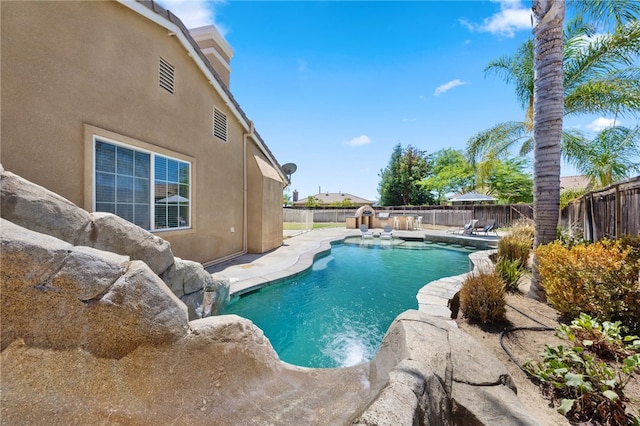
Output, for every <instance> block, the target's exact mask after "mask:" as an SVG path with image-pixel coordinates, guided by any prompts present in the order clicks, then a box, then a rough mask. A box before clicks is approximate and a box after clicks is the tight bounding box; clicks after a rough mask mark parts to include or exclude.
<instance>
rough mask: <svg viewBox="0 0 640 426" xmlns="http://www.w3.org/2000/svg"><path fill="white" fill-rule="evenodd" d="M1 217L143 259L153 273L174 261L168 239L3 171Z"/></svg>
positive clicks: (76, 242)
mask: <svg viewBox="0 0 640 426" xmlns="http://www.w3.org/2000/svg"><path fill="white" fill-rule="evenodd" d="M0 199H1V200H2V203H0V216H2V218H4V219H6V220H8V221H10V222H13V223H15V224H17V225H20V226H22V227H24V228H27V229H30V230H32V231H35V232H40V233H42V234H46V235H51V236H52V237H56V238H59V239H61V240H62V241H66V242H67V243H69V244H72V245H75V246H87V247H93V248H97V249H99V250H105V251H110V252H114V253H118V254H122V255H125V256H129V257H130V258H131V259H133V260H141V261H143V262H145V263H146V264H147V265H149V267H150V268H151V270H152V271H153V272H155V273H156V274H161V273H163V272H164V271H165V270H166V269H167V268H168V267H169V266H171V264H172V263H173V253H172V252H171V245H170V244H169V242H168V241H166V240H163V239H162V238H159V237H157V236H155V235H153V234H152V233H150V232H148V231H145V230H144V229H142V228H140V227H139V226H136V225H134V224H133V223H131V222H128V221H126V220H124V219H122V218H120V217H118V216H116V215H113V214H110V213H88V212H87V211H85V210H83V209H81V208H79V207H78V206H76V205H75V204H73V203H72V202H71V201H69V200H67V199H66V198H63V197H61V196H60V195H58V194H56V193H54V192H51V191H49V190H48V189H46V188H43V187H42V186H40V185H36V184H35V183H32V182H30V181H28V180H26V179H23V178H21V177H20V176H18V175H15V174H13V173H11V172H8V171H4V172H3V173H2V175H1V176H0Z"/></svg>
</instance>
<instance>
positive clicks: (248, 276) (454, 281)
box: [207, 227, 500, 316]
mask: <svg viewBox="0 0 640 426" xmlns="http://www.w3.org/2000/svg"><path fill="white" fill-rule="evenodd" d="M379 231H381V230H378V229H373V232H374V234H379ZM360 235H361V234H360V231H359V230H357V229H347V228H344V227H339V228H323V229H314V230H312V231H309V232H305V233H302V234H298V235H295V236H292V237H289V238H286V239H284V241H283V244H282V246H281V247H278V248H277V249H274V250H271V251H269V252H267V253H262V254H245V255H242V256H239V257H237V258H235V259H232V260H230V261H227V262H223V263H220V264H217V265H213V266H210V267H208V268H207V271H208V272H209V273H211V274H212V275H213V277H214V278H227V279H229V281H230V283H231V287H230V294H231V296H234V295H241V294H244V293H247V292H250V291H252V290H256V289H258V288H260V287H263V286H264V285H266V284H267V283H270V282H273V281H278V280H282V279H285V278H287V277H290V276H293V275H296V274H299V273H302V272H304V271H306V270H307V269H308V268H310V267H311V265H312V264H313V261H314V259H315V257H316V256H317V255H318V254H319V253H322V252H324V251H327V250H329V249H330V248H331V243H332V242H335V241H340V240H343V239H345V238H347V237H354V236H356V237H357V236H360ZM394 236H395V237H398V238H409V239H417V240H421V239H424V240H428V241H433V242H443V243H451V244H460V245H472V246H475V247H477V248H480V249H482V248H486V249H491V248H494V247H495V245H496V244H497V241H498V240H499V238H500V237H499V236H495V235H489V236H484V235H470V236H466V235H465V236H463V235H458V234H454V233H451V232H450V231H449V230H446V229H423V230H414V231H397V230H395V231H394ZM474 257H475V256H474ZM472 261H473V260H472ZM475 262H477V261H474V263H475ZM463 275H464V274H463ZM461 279H463V276H461V275H459V276H455V277H449V278H443V279H441V280H438V281H437V282H432V283H430V284H429V286H427V288H429V287H430V289H429V290H427V289H426V288H423V289H422V290H421V291H420V293H419V295H418V301H419V304H420V306H421V308H422V307H423V306H422V305H425V306H424V308H425V309H424V310H425V311H426V312H427V313H430V314H431V315H438V313H441V314H445V313H446V312H445V311H441V312H439V311H440V310H439V309H437V308H436V307H433V308H428V307H427V306H426V305H430V304H431V302H434V301H437V302H438V303H437V306H441V305H442V303H443V300H441V299H444V298H446V300H447V301H448V298H450V297H452V296H453V294H455V292H456V291H457V290H458V289H459V287H460V286H461ZM425 284H427V283H425ZM454 290H455V291H454ZM420 295H421V296H420ZM420 297H422V300H421V299H420ZM434 297H435V298H437V299H434ZM444 307H445V309H446V301H445V302H444ZM427 308H428V309H427ZM421 310H422V309H421ZM447 311H448V310H447ZM439 316H444V315H439Z"/></svg>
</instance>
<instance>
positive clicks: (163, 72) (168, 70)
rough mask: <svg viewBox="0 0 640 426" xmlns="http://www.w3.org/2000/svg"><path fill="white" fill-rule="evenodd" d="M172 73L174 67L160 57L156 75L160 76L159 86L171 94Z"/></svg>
mask: <svg viewBox="0 0 640 426" xmlns="http://www.w3.org/2000/svg"><path fill="white" fill-rule="evenodd" d="M174 73H175V67H174V66H173V65H171V64H170V63H169V62H167V61H165V60H164V59H162V58H160V68H159V72H158V75H159V77H160V87H162V88H163V89H164V90H166V91H167V92H169V93H171V94H173V83H174V81H173V78H174Z"/></svg>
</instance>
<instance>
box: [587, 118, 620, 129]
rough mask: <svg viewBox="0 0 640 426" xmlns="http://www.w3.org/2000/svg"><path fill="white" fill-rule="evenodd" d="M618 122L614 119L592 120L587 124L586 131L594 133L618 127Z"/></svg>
mask: <svg viewBox="0 0 640 426" xmlns="http://www.w3.org/2000/svg"><path fill="white" fill-rule="evenodd" d="M619 124H620V123H619V122H616V120H615V118H605V117H599V118H596V119H595V120H593V121H592V122H591V123H589V124H587V129H589V130H592V131H594V132H599V131H601V130H604V129H606V128H607V127H611V126H615V125H619Z"/></svg>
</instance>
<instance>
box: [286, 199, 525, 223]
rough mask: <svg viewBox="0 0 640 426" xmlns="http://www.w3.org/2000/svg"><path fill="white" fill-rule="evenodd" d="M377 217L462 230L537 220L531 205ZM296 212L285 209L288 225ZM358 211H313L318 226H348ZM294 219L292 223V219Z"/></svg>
mask: <svg viewBox="0 0 640 426" xmlns="http://www.w3.org/2000/svg"><path fill="white" fill-rule="evenodd" d="M374 209H375V210H376V213H379V212H389V213H391V215H392V216H393V215H394V214H412V215H415V216H422V223H423V225H434V226H462V225H464V224H465V223H468V222H469V221H470V220H471V219H495V221H496V225H497V226H498V227H506V226H509V225H511V224H512V223H513V222H514V221H516V220H518V219H520V218H523V217H524V218H529V219H532V218H533V206H532V205H531V204H485V205H461V206H393V207H379V206H376V207H374ZM295 210H299V209H294V208H285V209H284V221H285V222H289V221H294V220H292V219H294V217H295V213H294V211H295ZM356 210H357V209H356V208H349V209H345V208H331V207H324V208H318V209H313V210H308V211H312V212H313V222H314V223H328V222H335V223H340V222H345V221H346V218H347V217H348V216H353V215H354V214H355V212H356ZM289 218H290V219H289Z"/></svg>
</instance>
